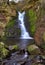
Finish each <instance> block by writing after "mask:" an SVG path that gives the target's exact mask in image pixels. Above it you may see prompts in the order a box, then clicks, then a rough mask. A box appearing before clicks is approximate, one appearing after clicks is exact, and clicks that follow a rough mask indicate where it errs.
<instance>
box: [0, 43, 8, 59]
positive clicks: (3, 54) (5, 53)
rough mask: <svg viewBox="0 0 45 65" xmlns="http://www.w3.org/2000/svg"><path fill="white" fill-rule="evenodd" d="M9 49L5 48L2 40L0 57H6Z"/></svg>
mask: <svg viewBox="0 0 45 65" xmlns="http://www.w3.org/2000/svg"><path fill="white" fill-rule="evenodd" d="M8 53H9V51H8V50H7V49H6V48H5V45H4V43H2V42H0V59H2V58H5V57H6V56H7V55H8Z"/></svg>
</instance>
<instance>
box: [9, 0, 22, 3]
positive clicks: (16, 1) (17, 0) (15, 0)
mask: <svg viewBox="0 0 45 65" xmlns="http://www.w3.org/2000/svg"><path fill="white" fill-rule="evenodd" d="M9 1H14V2H15V3H18V2H19V1H22V0H9Z"/></svg>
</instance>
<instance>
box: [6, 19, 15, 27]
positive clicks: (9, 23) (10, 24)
mask: <svg viewBox="0 0 45 65" xmlns="http://www.w3.org/2000/svg"><path fill="white" fill-rule="evenodd" d="M14 24H15V20H14V19H12V20H10V21H9V22H8V24H7V25H6V27H12V26H13V25H14Z"/></svg>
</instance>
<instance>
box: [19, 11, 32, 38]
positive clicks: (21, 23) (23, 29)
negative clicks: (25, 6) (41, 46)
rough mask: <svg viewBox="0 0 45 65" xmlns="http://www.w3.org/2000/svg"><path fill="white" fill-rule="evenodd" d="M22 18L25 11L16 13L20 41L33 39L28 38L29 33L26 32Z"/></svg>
mask: <svg viewBox="0 0 45 65" xmlns="http://www.w3.org/2000/svg"><path fill="white" fill-rule="evenodd" d="M24 16H25V11H24V12H22V13H20V12H18V21H19V22H18V23H19V26H20V29H21V37H20V39H33V38H32V37H30V35H29V33H28V32H27V30H26V27H25V24H24Z"/></svg>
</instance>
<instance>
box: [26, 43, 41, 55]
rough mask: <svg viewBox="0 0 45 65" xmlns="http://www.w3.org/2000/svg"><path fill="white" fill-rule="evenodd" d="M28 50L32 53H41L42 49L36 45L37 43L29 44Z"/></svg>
mask: <svg viewBox="0 0 45 65" xmlns="http://www.w3.org/2000/svg"><path fill="white" fill-rule="evenodd" d="M27 50H28V52H29V53H30V54H39V53H40V50H39V48H38V47H37V46H36V45H34V44H33V45H29V46H28V47H27Z"/></svg>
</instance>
